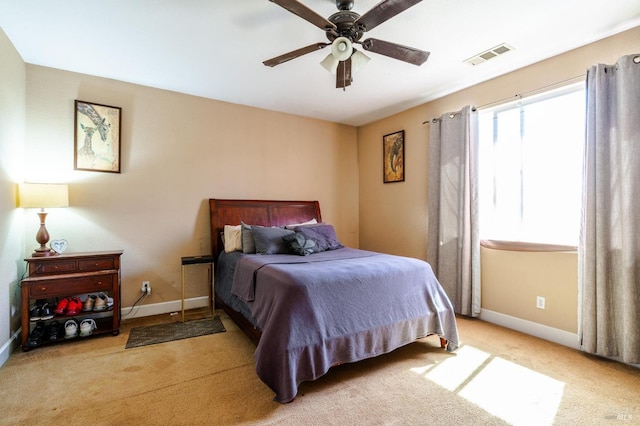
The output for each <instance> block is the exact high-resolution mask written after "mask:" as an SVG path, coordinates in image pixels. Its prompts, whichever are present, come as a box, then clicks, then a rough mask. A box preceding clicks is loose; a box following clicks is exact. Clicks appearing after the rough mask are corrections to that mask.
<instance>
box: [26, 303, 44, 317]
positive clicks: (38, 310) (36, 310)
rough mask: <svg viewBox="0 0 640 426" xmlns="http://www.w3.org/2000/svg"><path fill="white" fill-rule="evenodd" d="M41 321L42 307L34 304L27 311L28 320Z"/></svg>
mask: <svg viewBox="0 0 640 426" xmlns="http://www.w3.org/2000/svg"><path fill="white" fill-rule="evenodd" d="M41 319H42V306H40V305H39V304H37V303H36V305H35V306H33V307H32V308H31V309H29V320H30V321H40V320H41Z"/></svg>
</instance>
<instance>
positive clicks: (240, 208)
mask: <svg viewBox="0 0 640 426" xmlns="http://www.w3.org/2000/svg"><path fill="white" fill-rule="evenodd" d="M209 216H210V220H211V253H212V255H213V261H214V262H217V261H218V255H219V254H220V252H221V251H223V250H224V244H223V243H222V239H221V234H222V232H223V231H224V226H225V225H240V222H241V221H242V222H244V223H246V224H248V225H261V226H283V225H290V224H293V223H302V222H306V221H308V220H311V219H316V220H317V221H318V222H322V217H321V215H320V203H318V202H317V201H280V200H222V199H217V198H210V199H209Z"/></svg>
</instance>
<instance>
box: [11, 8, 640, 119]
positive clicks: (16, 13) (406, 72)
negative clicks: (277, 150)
mask: <svg viewBox="0 0 640 426" xmlns="http://www.w3.org/2000/svg"><path fill="white" fill-rule="evenodd" d="M300 2H301V3H303V4H304V5H306V6H308V7H309V8H311V9H313V10H314V11H316V12H317V13H318V14H320V15H322V16H324V17H328V16H329V15H331V14H333V13H334V12H336V11H337V9H336V7H335V1H334V0H300ZM378 2H379V0H355V6H354V8H353V11H355V12H358V13H360V14H363V13H364V12H366V11H367V10H369V9H370V8H372V7H373V6H374V5H376V4H377V3H378ZM638 25H640V1H638V0H536V1H530V0H424V1H422V2H421V3H419V4H417V5H415V6H413V7H411V8H409V9H407V10H406V11H404V12H402V13H401V14H399V15H397V16H395V17H394V18H392V19H390V20H388V21H386V22H384V23H382V24H380V25H379V26H378V27H376V28H374V29H373V30H371V31H369V32H367V33H366V34H365V36H364V37H363V39H366V38H369V37H375V38H378V39H382V40H386V41H391V42H394V43H399V44H403V45H407V46H411V47H415V48H418V49H421V50H427V51H430V52H431V56H430V57H429V60H428V61H427V62H426V63H425V64H423V65H422V66H420V67H417V66H415V65H411V64H407V63H405V62H401V61H397V60H394V59H391V58H388V57H385V56H381V55H378V54H375V53H369V52H366V53H367V55H368V56H369V57H370V58H371V61H370V62H369V63H368V64H367V65H366V66H365V67H364V68H363V69H362V70H361V71H359V72H358V73H356V74H355V75H354V82H353V84H352V85H351V86H350V87H348V88H347V90H346V91H343V90H341V89H336V88H335V77H334V76H333V75H331V74H330V73H329V72H327V71H326V70H325V69H324V68H322V66H320V65H319V63H320V61H321V60H322V59H324V57H325V56H326V55H327V54H328V50H329V49H328V48H325V49H323V50H320V51H318V52H313V53H309V54H307V55H305V56H303V57H300V58H297V59H294V60H292V61H290V62H286V63H284V64H281V65H278V66H276V67H274V68H269V67H266V66H264V65H263V64H262V61H264V60H266V59H270V58H272V57H275V56H278V55H280V54H283V53H286V52H289V51H291V50H295V49H298V48H300V47H304V46H307V45H310V44H312V43H316V42H325V41H327V39H326V37H325V35H324V33H323V32H322V31H321V30H320V29H319V28H317V27H315V26H314V25H312V24H310V23H309V22H307V21H305V20H303V19H301V18H299V17H298V16H296V15H293V14H292V13H290V12H288V11H286V10H285V9H283V8H281V7H280V6H278V5H276V4H275V3H271V2H270V1H268V0H182V1H170V0H108V1H86V0H47V1H43V0H40V1H38V0H19V1H18V0H0V27H1V28H2V29H3V30H4V32H5V33H6V34H7V36H8V37H9V39H10V40H11V42H12V43H13V44H14V46H15V47H16V49H17V50H18V52H19V53H20V55H21V56H22V58H23V59H24V61H25V62H27V63H30V64H36V65H42V66H47V67H53V68H59V69H63V70H68V71H74V72H79V73H85V74H91V75H96V76H101V77H107V78H113V79H116V80H122V81H126V82H131V83H136V84H141V85H145V86H151V87H156V88H161V89H167V90H172V91H176V92H181V93H187V94H191V95H196V96H202V97H206V98H212V99H218V100H223V101H228V102H233V103H238V104H243V105H250V106H255V107H259V108H266V109H270V110H275V111H282V112H287V113H292V114H297V115H303V116H307V117H314V118H319V119H323V120H329V121H333V122H338V123H344V124H350V125H356V126H358V125H362V124H366V123H369V122H371V121H374V120H377V119H380V118H383V117H386V116H388V115H391V114H393V113H396V112H400V111H403V110H405V109H407V108H410V107H413V106H416V105H420V104H423V103H425V102H427V101H430V100H433V99H436V98H439V97H441V96H444V95H446V94H449V93H452V92H454V91H457V90H460V89H463V88H465V87H469V86H472V85H474V84H477V83H479V82H482V81H486V80H488V79H490V78H493V77H496V76H498V75H501V74H504V73H506V72H509V71H513V70H515V69H518V68H521V67H523V66H526V65H529V64H532V63H534V62H538V61H540V60H543V59H545V58H548V57H551V56H554V55H557V54H559V53H562V52H565V51H568V50H571V49H573V48H576V47H579V46H582V45H585V44H588V43H591V42H593V41H596V40H598V39H601V38H604V37H607V36H610V35H613V34H615V33H618V32H621V31H624V30H626V29H629V28H633V27H635V26H638ZM500 43H507V44H509V45H511V46H513V47H514V48H515V50H514V51H512V52H509V53H506V54H504V55H502V56H499V57H497V58H496V59H493V60H491V61H488V62H485V63H483V64H481V65H478V66H475V67H474V66H471V65H468V64H466V63H464V62H463V61H464V60H465V59H467V58H469V57H471V56H473V55H475V54H478V53H480V52H482V51H485V50H487V49H490V48H492V47H494V46H496V45H498V44H500Z"/></svg>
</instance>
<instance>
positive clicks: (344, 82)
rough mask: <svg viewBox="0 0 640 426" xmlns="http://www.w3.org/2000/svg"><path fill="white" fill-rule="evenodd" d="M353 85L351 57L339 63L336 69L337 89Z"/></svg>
mask: <svg viewBox="0 0 640 426" xmlns="http://www.w3.org/2000/svg"><path fill="white" fill-rule="evenodd" d="M347 86H351V58H349V59H347V60H346V61H340V62H339V63H338V70H337V71H336V89H340V88H343V89H344V88H345V87H347Z"/></svg>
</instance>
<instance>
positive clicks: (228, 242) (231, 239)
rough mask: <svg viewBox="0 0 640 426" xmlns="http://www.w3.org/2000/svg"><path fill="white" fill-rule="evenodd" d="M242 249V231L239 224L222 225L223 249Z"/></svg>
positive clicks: (227, 250) (228, 250)
mask: <svg viewBox="0 0 640 426" xmlns="http://www.w3.org/2000/svg"><path fill="white" fill-rule="evenodd" d="M238 250H240V251H242V231H241V227H240V225H235V226H234V225H225V226H224V251H225V252H227V253H231V252H232V251H238Z"/></svg>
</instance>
